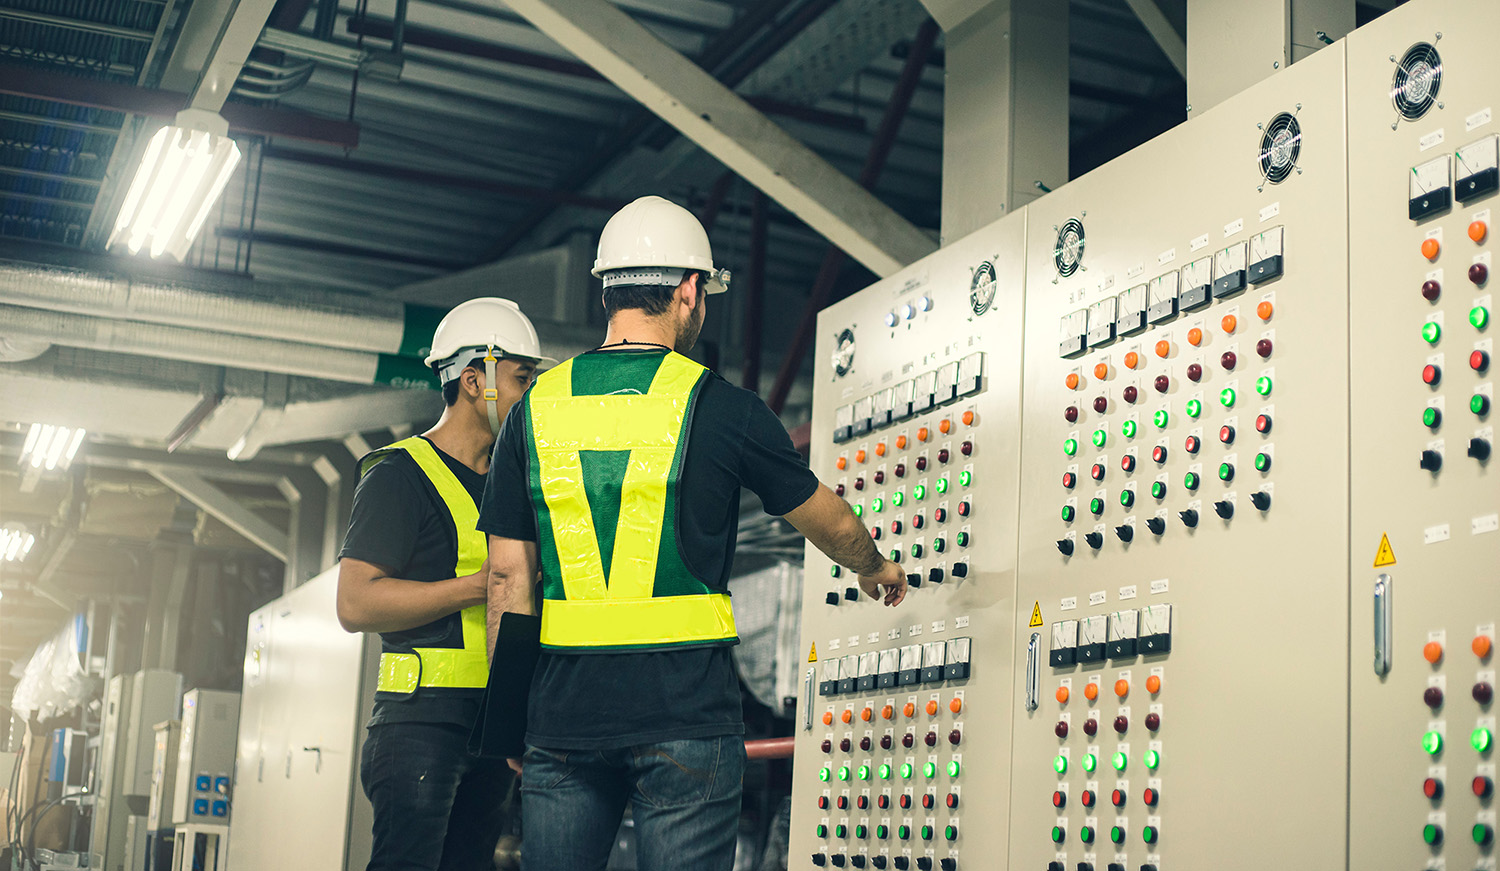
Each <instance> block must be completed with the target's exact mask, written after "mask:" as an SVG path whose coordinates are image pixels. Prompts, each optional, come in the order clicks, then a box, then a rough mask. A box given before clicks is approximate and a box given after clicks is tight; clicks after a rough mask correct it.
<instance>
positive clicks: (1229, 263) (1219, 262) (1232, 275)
mask: <svg viewBox="0 0 1500 871" xmlns="http://www.w3.org/2000/svg"><path fill="white" fill-rule="evenodd" d="M1244 289H1245V243H1244V242H1236V243H1234V244H1233V245H1230V246H1229V247H1228V248H1225V249H1223V250H1221V251H1219V252H1218V253H1217V254H1215V255H1214V285H1213V294H1214V299H1218V298H1220V297H1225V296H1231V295H1233V294H1236V293H1239V292H1240V291H1242V290H1244Z"/></svg>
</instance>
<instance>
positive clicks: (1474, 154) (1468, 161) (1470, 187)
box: [1454, 136, 1500, 203]
mask: <svg viewBox="0 0 1500 871" xmlns="http://www.w3.org/2000/svg"><path fill="white" fill-rule="evenodd" d="M1454 163H1455V164H1457V166H1458V172H1457V175H1458V181H1457V184H1456V186H1455V196H1456V197H1457V198H1458V201H1459V202H1461V203H1467V202H1469V201H1470V200H1474V199H1478V198H1479V197H1482V196H1484V195H1485V194H1492V193H1494V192H1495V191H1496V189H1500V136H1486V137H1484V138H1483V139H1481V140H1479V141H1478V142H1471V143H1469V144H1468V145H1465V146H1464V147H1463V148H1460V149H1459V150H1458V153H1457V154H1456V155H1455V156H1454Z"/></svg>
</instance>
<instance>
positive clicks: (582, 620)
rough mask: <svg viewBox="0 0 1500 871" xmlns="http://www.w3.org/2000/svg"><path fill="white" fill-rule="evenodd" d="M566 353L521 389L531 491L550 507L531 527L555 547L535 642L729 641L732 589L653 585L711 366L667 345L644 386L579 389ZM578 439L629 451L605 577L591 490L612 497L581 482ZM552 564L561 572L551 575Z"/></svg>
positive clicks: (556, 645)
mask: <svg viewBox="0 0 1500 871" xmlns="http://www.w3.org/2000/svg"><path fill="white" fill-rule="evenodd" d="M573 362H574V361H573V360H569V361H567V362H565V363H563V364H562V365H560V366H557V367H556V368H554V369H552V370H550V371H548V372H546V373H544V374H543V375H541V376H540V377H539V378H538V379H537V381H536V383H535V384H534V385H533V386H532V388H531V393H530V395H529V397H528V406H529V417H528V421H529V430H530V449H531V457H532V461H533V462H534V463H535V465H536V469H535V470H534V471H533V473H532V482H533V495H532V499H533V503H535V502H536V501H537V500H538V493H537V492H536V491H537V489H538V487H539V489H540V494H539V495H540V497H541V501H543V502H544V503H545V505H544V507H545V511H540V510H539V511H538V517H539V524H538V526H539V529H538V531H539V532H541V533H543V537H544V538H545V537H546V535H547V534H548V533H550V537H551V545H552V546H553V547H555V550H556V554H557V560H556V565H555V567H554V566H551V565H549V562H548V561H547V560H545V559H544V561H543V566H542V568H543V591H544V595H545V596H546V598H544V599H543V602H542V627H541V642H542V646H543V647H547V648H550V649H555V650H560V651H572V652H586V651H589V650H599V649H620V648H627V649H635V650H640V649H660V648H668V647H678V646H686V645H705V644H725V643H733V642H734V641H735V640H737V639H738V635H737V633H736V631H735V625H734V611H733V609H732V608H731V606H730V600H729V595H728V594H727V593H723V592H716V591H714V590H712V589H711V588H709V587H708V586H707V585H705V584H703V583H702V582H701V581H699V580H698V579H696V578H691V577H674V578H672V579H671V581H672V583H670V584H667V585H665V586H668V587H670V588H672V589H674V590H681V589H693V590H695V592H693V593H692V594H690V595H660V594H658V593H657V589H658V577H657V574H658V555H659V553H660V551H661V548H662V539H663V535H662V530H663V526H664V517H665V516H666V514H667V512H668V511H669V510H670V511H672V513H673V517H674V522H675V515H676V505H675V504H674V505H670V506H669V501H672V497H673V496H675V493H676V479H677V475H678V472H679V471H680V469H681V465H682V457H683V455H684V453H685V450H686V447H687V434H688V433H687V431H688V419H689V411H690V408H691V406H692V401H693V391H694V388H695V387H696V385H697V384H698V382H699V379H700V378H702V377H703V376H704V375H705V374H706V372H707V370H706V369H704V368H703V367H702V366H700V365H698V364H697V363H694V362H693V361H691V360H689V359H688V358H686V357H683V356H681V355H679V354H676V353H668V354H667V355H666V356H665V357H664V358H663V359H662V361H661V364H660V367H659V368H658V369H657V370H656V374H655V376H654V377H653V378H652V381H651V385H650V388H649V390H648V391H647V392H646V393H645V394H640V393H634V392H631V393H609V394H603V395H582V396H575V395H573ZM583 451H628V452H629V461H628V464H627V467H626V469H627V471H626V473H625V476H624V480H623V481H618V482H610V483H611V485H617V486H618V488H619V500H620V505H619V509H620V511H619V520H618V521H617V522H616V527H615V536H614V550H613V555H612V557H611V560H610V570H609V574H608V580H607V581H606V575H605V572H604V565H603V559H602V558H601V556H600V547H599V539H598V537H597V536H596V530H595V527H594V514H593V512H592V511H591V510H590V500H591V499H602V498H611V497H610V496H608V495H606V494H604V493H598V492H590V491H589V490H588V488H587V487H586V486H585V481H584V475H583V467H582V460H581V457H580V453H581V452H583ZM610 489H613V486H612V487H611V488H610ZM538 507H539V508H540V507H543V506H538ZM547 519H550V523H547V524H546V526H547V527H548V528H546V529H543V528H541V527H542V526H543V522H542V521H545V520H547ZM669 546H671V547H676V542H675V540H674V541H671V542H669ZM677 563H678V564H680V560H679V561H677ZM554 568H555V570H556V571H558V572H559V573H560V575H561V577H560V578H549V577H547V575H548V574H549V572H550V571H551V570H552V569H554ZM558 581H560V584H559V583H558ZM558 592H560V593H561V596H558V595H557V593H558Z"/></svg>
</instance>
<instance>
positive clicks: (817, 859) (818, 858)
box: [813, 853, 828, 868]
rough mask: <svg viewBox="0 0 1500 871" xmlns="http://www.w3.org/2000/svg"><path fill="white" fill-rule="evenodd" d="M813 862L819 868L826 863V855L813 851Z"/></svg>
mask: <svg viewBox="0 0 1500 871" xmlns="http://www.w3.org/2000/svg"><path fill="white" fill-rule="evenodd" d="M813 864H814V865H816V866H818V867H819V868H822V867H823V866H824V865H827V864H828V857H827V856H824V855H823V854H822V853H814V854H813Z"/></svg>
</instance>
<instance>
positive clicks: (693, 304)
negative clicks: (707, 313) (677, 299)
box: [677, 270, 703, 311]
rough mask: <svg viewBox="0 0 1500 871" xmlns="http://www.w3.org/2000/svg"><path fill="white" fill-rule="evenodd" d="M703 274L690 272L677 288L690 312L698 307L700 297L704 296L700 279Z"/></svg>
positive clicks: (694, 271)
mask: <svg viewBox="0 0 1500 871" xmlns="http://www.w3.org/2000/svg"><path fill="white" fill-rule="evenodd" d="M701 274H702V273H699V272H697V271H696V270H693V271H689V272H688V274H687V275H685V276H683V279H682V283H681V284H679V285H678V286H677V289H678V291H679V292H680V295H681V297H682V304H683V305H685V306H687V308H688V311H693V310H694V309H696V308H697V307H698V301H699V297H701V296H702V295H703V285H702V283H701V279H700V275H701Z"/></svg>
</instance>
